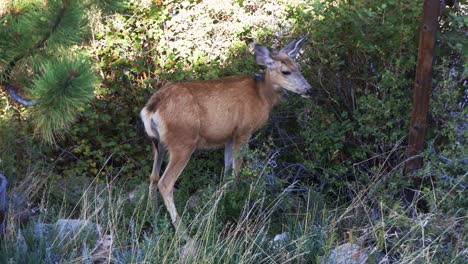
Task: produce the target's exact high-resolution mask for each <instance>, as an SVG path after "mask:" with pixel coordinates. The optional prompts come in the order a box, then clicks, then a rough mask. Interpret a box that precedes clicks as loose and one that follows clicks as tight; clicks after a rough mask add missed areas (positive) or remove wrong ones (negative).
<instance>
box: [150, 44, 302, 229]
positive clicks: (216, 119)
mask: <svg viewBox="0 0 468 264" xmlns="http://www.w3.org/2000/svg"><path fill="white" fill-rule="evenodd" d="M305 39H306V37H302V38H300V39H298V40H296V41H293V42H292V43H290V44H288V45H287V46H286V47H284V48H283V49H282V50H281V51H279V52H278V53H276V54H272V55H270V52H269V51H268V49H267V48H266V47H264V46H262V45H258V44H256V45H255V46H254V50H255V59H256V62H257V64H259V65H262V66H265V67H266V70H265V76H264V80H259V79H257V78H255V77H254V76H250V75H240V76H231V77H225V78H221V79H217V80H208V81H187V82H180V83H169V84H166V85H164V86H163V87H161V88H160V89H159V91H158V92H157V93H155V94H154V95H153V96H152V97H151V98H150V99H149V101H148V103H147V104H146V106H145V107H144V108H143V109H142V110H141V119H142V120H143V123H144V126H145V130H146V133H147V134H148V136H149V137H150V138H151V140H152V142H153V151H154V163H153V170H152V172H151V176H150V192H151V193H152V192H153V191H155V190H156V188H159V191H160V192H161V195H162V197H163V199H164V203H165V205H166V208H167V210H168V211H169V214H170V215H171V220H172V223H173V224H174V226H175V228H176V230H178V228H180V226H181V225H180V218H179V216H178V215H177V211H176V207H175V204H174V197H173V190H174V184H175V182H176V180H177V178H178V177H179V175H180V174H181V173H182V171H183V169H184V168H185V166H186V165H187V163H188V161H189V160H190V157H191V155H192V153H193V152H194V151H195V150H196V149H204V148H216V147H223V146H224V148H225V151H224V164H225V172H226V171H231V168H232V166H233V167H234V176H235V177H237V175H238V173H239V169H240V166H241V162H242V160H241V157H240V155H239V154H240V149H241V146H242V145H245V144H246V143H248V141H249V139H250V137H251V135H252V133H254V132H255V131H257V130H258V129H260V128H261V127H263V126H264V125H265V123H266V122H267V120H268V117H269V115H270V112H271V110H272V107H273V106H275V105H276V104H278V103H279V102H280V99H281V95H282V88H284V89H286V90H289V91H292V92H294V93H297V94H300V95H302V96H303V97H309V96H310V95H311V87H310V85H309V83H307V81H306V80H305V79H304V77H303V76H302V74H301V73H300V71H299V68H298V64H297V63H296V62H294V61H293V59H292V58H294V57H295V56H296V55H297V54H298V52H299V49H300V47H301V45H302V44H303V43H304V41H305ZM165 151H168V152H169V163H168V164H167V167H166V169H165V171H164V174H163V175H162V177H161V179H160V178H159V175H160V174H159V171H160V169H161V163H162V161H163V157H164V154H165ZM154 195H157V194H154Z"/></svg>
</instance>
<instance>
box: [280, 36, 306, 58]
mask: <svg viewBox="0 0 468 264" xmlns="http://www.w3.org/2000/svg"><path fill="white" fill-rule="evenodd" d="M307 37H308V35H304V36H302V37H301V38H300V39H298V40H295V41H293V42H291V43H289V44H288V45H286V47H284V48H283V49H282V50H281V51H280V53H286V54H288V56H289V57H291V58H294V57H296V56H297V54H298V53H299V50H300V49H301V47H302V44H304V42H305V41H306V40H307Z"/></svg>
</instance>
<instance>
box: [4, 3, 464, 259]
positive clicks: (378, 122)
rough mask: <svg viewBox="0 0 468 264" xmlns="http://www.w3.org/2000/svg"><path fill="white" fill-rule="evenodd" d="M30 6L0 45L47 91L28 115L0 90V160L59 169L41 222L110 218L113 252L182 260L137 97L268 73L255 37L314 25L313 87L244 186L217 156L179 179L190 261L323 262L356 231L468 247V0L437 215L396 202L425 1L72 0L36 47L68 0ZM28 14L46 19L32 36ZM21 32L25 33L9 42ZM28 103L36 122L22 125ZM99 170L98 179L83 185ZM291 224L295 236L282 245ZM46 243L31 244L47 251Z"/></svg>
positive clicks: (276, 36) (415, 243)
mask: <svg viewBox="0 0 468 264" xmlns="http://www.w3.org/2000/svg"><path fill="white" fill-rule="evenodd" d="M19 3H20V2H17V3H16V2H15V7H21V8H19V9H18V12H17V13H15V12H13V11H10V12H8V13H6V15H4V16H3V17H2V18H1V22H2V23H1V25H0V27H2V29H4V30H2V31H0V35H1V36H2V38H0V49H1V51H6V50H10V48H11V51H10V52H0V70H1V71H2V72H5V70H6V68H7V67H8V65H9V63H10V62H11V61H12V60H13V59H14V58H15V57H18V56H20V57H22V59H21V60H18V61H17V66H15V67H14V68H13V70H12V76H13V77H12V80H14V81H15V82H18V83H21V84H25V85H24V87H31V88H30V90H29V91H28V92H29V94H28V95H30V96H34V98H37V99H38V100H39V102H40V104H38V105H37V106H35V107H34V108H31V109H30V110H29V109H28V110H25V109H24V108H22V107H20V106H17V105H11V104H9V99H8V96H7V95H6V94H5V93H2V92H0V99H1V100H0V107H1V108H0V109H1V110H0V118H1V121H2V123H1V124H0V133H1V134H2V137H1V139H2V141H0V157H1V160H0V161H1V162H0V170H2V171H3V172H5V173H8V174H9V175H12V177H14V178H15V179H16V178H21V177H24V176H23V175H33V176H37V177H38V178H39V177H48V178H49V180H48V181H49V184H48V186H49V187H48V188H50V189H51V190H49V191H48V192H47V195H44V196H47V199H49V200H48V202H47V203H46V205H44V207H45V208H47V210H48V211H47V212H49V213H48V216H46V217H45V219H47V220H50V221H53V220H55V219H56V218H57V217H69V216H74V217H78V218H85V219H92V220H95V221H101V223H103V224H104V225H107V227H106V228H108V230H111V231H110V232H111V233H113V234H115V244H114V245H113V247H114V248H115V251H114V252H113V256H114V257H115V258H116V259H117V260H119V261H121V262H144V261H146V262H151V263H153V262H159V263H172V262H176V261H177V260H179V259H180V247H181V246H183V242H182V241H179V240H178V239H177V238H174V230H173V228H172V226H171V223H170V218H169V215H168V214H167V213H166V210H165V208H164V206H163V205H162V203H161V199H160V207H159V208H158V209H159V213H157V214H156V216H155V215H154V209H155V208H152V206H150V201H148V192H147V190H148V186H147V181H148V175H149V173H150V171H151V165H152V155H151V146H150V142H149V140H148V139H147V137H146V135H145V133H144V129H143V127H142V124H141V121H140V119H139V111H140V109H141V108H142V106H143V105H144V104H145V103H146V101H147V99H148V98H149V96H150V95H151V94H152V93H154V92H155V91H157V89H158V88H159V87H160V85H161V84H162V83H164V82H166V81H179V80H190V79H213V78H218V77H222V76H225V75H233V74H250V73H253V72H255V71H257V70H258V69H259V68H258V66H257V65H255V62H254V59H253V56H252V54H251V51H250V50H249V42H250V41H251V40H252V39H253V40H255V41H257V42H260V43H263V44H265V45H269V46H271V47H273V48H274V49H278V47H281V46H282V45H284V43H287V42H288V41H289V40H290V39H293V38H295V37H297V36H299V35H301V34H303V33H305V32H308V33H309V34H310V36H309V40H308V42H307V44H306V45H305V46H304V47H303V53H302V54H301V56H300V58H299V62H300V63H301V66H302V67H301V71H302V72H303V73H304V76H305V77H306V78H307V79H308V81H309V82H310V83H311V84H312V86H313V87H314V88H315V90H316V95H315V96H314V100H313V101H308V100H305V99H300V98H299V97H297V96H295V95H290V96H285V98H284V101H283V102H282V105H280V106H279V107H278V108H277V109H276V110H275V111H274V112H273V113H272V121H271V123H270V124H269V125H268V126H267V127H266V128H265V129H263V130H262V131H260V132H259V133H257V134H256V136H255V137H254V138H253V139H252V141H251V143H250V149H247V150H246V157H245V163H244V167H243V170H242V173H241V174H242V175H241V180H240V181H239V182H238V184H237V186H236V188H234V187H233V184H232V183H231V182H230V180H231V179H230V178H228V179H225V178H223V177H222V176H221V175H222V173H223V167H222V165H223V159H222V151H209V152H201V153H198V152H197V153H195V154H194V157H193V158H192V159H191V161H190V163H189V164H188V166H187V167H186V169H185V170H184V172H183V174H182V175H181V176H180V181H179V182H178V183H177V184H176V188H177V189H176V191H175V199H176V205H177V207H178V208H177V209H178V211H179V212H185V213H184V214H181V215H182V218H183V219H184V221H183V222H184V223H190V227H189V232H190V234H191V235H192V236H193V237H195V238H196V239H197V241H201V248H203V250H202V252H203V253H202V254H200V255H197V256H196V257H195V261H194V263H195V262H198V263H239V262H249V263H250V262H271V261H272V260H273V261H277V262H287V261H288V260H289V261H290V262H297V263H317V262H319V259H320V256H326V255H327V254H329V253H330V252H331V251H332V250H333V249H334V248H335V247H336V246H338V245H340V244H342V243H346V242H350V243H356V244H360V245H361V246H362V247H363V248H366V249H367V250H368V251H372V254H371V255H372V258H373V259H374V260H376V261H378V260H380V259H381V258H382V256H383V255H384V256H385V257H386V258H388V259H389V260H390V261H395V262H405V261H407V262H411V261H414V262H418V261H419V262H444V261H445V262H447V261H449V260H451V258H452V259H455V260H458V259H460V256H461V252H463V248H464V247H465V248H466V242H465V241H466V237H465V236H463V235H457V234H463V233H464V230H465V229H466V227H464V226H463V224H462V221H463V220H464V219H466V216H465V215H466V209H464V208H466V204H467V200H466V197H464V195H463V194H464V190H465V187H464V186H466V172H465V171H466V168H465V167H466V157H465V155H464V153H466V138H468V137H467V135H466V131H467V129H466V121H465V119H466V115H467V113H466V110H465V108H466V107H465V103H466V102H465V101H466V98H465V97H466V91H465V89H464V87H463V85H465V84H464V83H463V81H464V79H466V70H465V69H466V67H465V64H466V55H464V53H463V52H464V50H463V48H464V47H465V46H466V45H465V43H466V40H465V39H464V35H463V30H462V29H464V28H466V18H464V17H463V15H462V14H463V12H466V11H463V10H464V9H463V8H462V7H461V6H460V5H457V6H456V7H454V8H453V9H451V10H446V11H445V12H444V14H443V16H442V18H441V30H440V34H439V36H438V42H437V48H436V58H435V60H434V74H433V77H434V93H433V96H432V98H431V103H430V105H431V116H430V119H429V120H430V126H429V127H428V134H427V139H428V140H427V142H428V144H427V146H428V147H427V151H426V152H425V153H424V154H423V155H424V158H425V167H424V168H423V169H422V170H421V171H420V175H421V177H422V178H423V184H422V186H421V190H420V191H421V197H422V198H423V199H424V200H426V201H427V202H428V204H429V212H428V213H427V214H421V213H420V212H417V211H411V208H409V207H408V208H406V207H402V200H401V189H402V187H407V186H409V184H410V182H409V181H408V178H407V177H406V176H405V175H403V172H402V167H403V162H404V150H405V147H404V146H405V144H406V143H405V138H406V135H407V133H408V125H409V120H410V117H409V115H410V112H411V102H412V87H413V81H414V69H415V63H416V55H417V41H418V30H419V26H420V16H421V7H422V1H417V2H412V1H408V0H404V1H395V0H390V1H386V2H385V3H375V2H372V1H351V2H349V1H348V2H343V1H332V0H327V1H303V2H302V1H299V3H297V4H288V3H283V2H278V3H274V4H272V3H269V2H268V3H267V1H236V2H232V1H220V2H219V5H212V4H211V2H210V3H208V2H206V1H201V2H200V1H198V2H197V1H195V2H193V1H170V2H167V3H160V2H158V1H153V2H141V1H137V0H130V1H124V2H122V4H121V5H117V7H116V8H113V9H112V10H117V11H118V12H117V13H109V12H106V10H101V9H100V8H101V7H100V5H99V4H97V5H95V4H93V3H91V2H84V4H80V3H79V2H78V1H76V2H75V1H71V2H70V3H71V4H73V5H76V6H77V7H79V8H77V9H76V11H72V10H70V12H71V13H72V14H75V15H72V16H71V17H69V18H66V19H67V20H64V21H63V22H64V24H63V28H61V27H58V28H57V32H55V31H54V32H53V33H54V34H52V35H51V36H54V37H51V38H47V42H46V43H45V45H41V47H40V48H39V49H32V47H34V44H35V43H40V40H41V39H42V38H41V37H43V36H44V34H46V33H47V32H50V26H51V25H52V24H51V23H53V21H54V19H52V18H53V15H54V14H57V12H58V10H60V8H61V5H60V3H61V2H60V1H52V2H50V3H51V5H50V8H48V9H45V8H44V7H43V6H42V4H38V2H37V1H26V2H22V4H21V6H20V4H19ZM114 4H115V3H114V2H112V1H106V2H105V6H108V5H110V6H114ZM84 7H86V9H83V8H84ZM70 8H71V7H70ZM79 9H80V10H81V11H79ZM465 9H466V8H465ZM12 10H13V9H12ZM84 10H86V12H84ZM28 12H30V13H31V15H26V13H28ZM37 14H41V15H42V16H44V19H43V20H40V19H38V18H37V17H34V16H33V15H37ZM80 14H81V15H80ZM83 14H85V15H84V16H83ZM103 14H105V15H103ZM23 15H24V16H23ZM20 18H23V19H25V20H22V19H20ZM64 18H65V17H64ZM27 19H29V20H27ZM68 19H69V20H68ZM39 20H40V21H39ZM67 21H68V22H67ZM72 21H75V22H73V23H72ZM86 21H88V22H89V21H91V24H86V23H87V22H86ZM290 23H294V24H291V26H290ZM28 24H31V25H33V24H37V26H35V27H41V26H40V25H42V27H46V28H42V29H41V30H37V31H35V32H32V31H28V30H30V29H28V28H27V27H26V25H28ZM72 24H73V25H72ZM60 25H62V24H60ZM47 26H49V30H47ZM20 29H21V30H24V32H26V33H21V36H24V38H15V34H16V33H15V32H16V31H18V32H19V30H20ZM21 32H23V31H21ZM27 32H31V34H28V33H27ZM36 32H37V33H36ZM55 34H56V35H55ZM71 34H72V35H73V36H70V35H71ZM3 37H5V38H3ZM75 37H76V38H75ZM5 39H11V40H13V41H6V40H5ZM83 40H87V41H84V42H83ZM48 41H50V43H49V42H48ZM65 50H68V51H67V52H65ZM70 50H71V51H72V52H75V53H80V54H86V55H83V56H82V57H80V56H77V57H75V56H69V55H68V54H70V53H71V52H70ZM23 57H24V58H23ZM84 58H86V59H84ZM94 65H96V66H94ZM95 67H97V71H98V72H99V74H100V75H101V77H102V78H101V83H100V85H99V86H98V87H95V86H93V84H94V83H95V82H96V77H95V75H94V74H93V73H92V72H93V69H94V68H95ZM8 77H9V76H8ZM2 78H5V77H4V76H3V77H2ZM93 92H94V93H93ZM30 116H32V117H33V119H32V120H33V122H34V123H32V122H25V119H26V118H28V117H30ZM75 121H76V122H75ZM71 122H74V123H73V125H70V124H71ZM32 124H36V126H37V129H38V130H40V131H44V130H45V131H54V133H56V132H65V131H64V130H63V129H64V128H67V130H66V133H63V135H64V140H62V141H60V142H57V145H56V148H55V149H52V148H50V147H48V146H44V145H42V144H41V143H40V142H37V141H36V140H34V138H32V137H31V136H30V134H31V131H32V129H33V126H32ZM4 135H5V136H4ZM54 135H55V134H54ZM44 136H46V137H48V138H49V139H51V138H52V134H51V133H45V134H44ZM272 153H275V154H272ZM291 164H293V165H297V166H296V167H299V168H300V169H297V170H292V169H289V167H290V166H291ZM163 168H164V165H163ZM71 179H73V180H71ZM88 182H93V185H92V186H93V187H92V188H90V189H93V190H97V189H100V191H96V193H95V194H93V195H91V194H89V190H88V188H86V187H85V186H84V183H88ZM292 183H294V187H297V189H294V190H293V189H291V188H292V187H289V186H291V184H292ZM104 186H105V187H104ZM287 188H289V189H287ZM40 190H41V191H40V192H38V193H36V194H34V195H30V196H32V197H35V198H34V199H31V200H32V201H35V202H33V204H35V203H39V202H37V201H41V202H42V201H43V200H42V197H41V196H43V193H46V192H45V191H44V190H43V188H42V187H41V189H40ZM64 190H65V191H64ZM64 192H65V193H66V195H64V194H63V193H64ZM82 192H85V195H84V196H83V197H81V198H78V197H80V194H81V193H82ZM128 192H130V194H129V193H128ZM77 200H80V202H77ZM84 201H88V203H85V202H84ZM89 201H92V202H91V204H89ZM426 223H428V224H426ZM283 232H288V237H287V238H286V240H285V242H284V243H272V242H271V240H272V238H273V237H274V235H276V234H279V233H283ZM395 234H397V235H395ZM13 238H14V236H10V237H9V239H10V241H14V239H13ZM440 244H444V245H449V246H446V247H445V246H442V247H439V246H438V245H440ZM2 247H5V248H7V247H8V245H2ZM37 247H38V248H41V250H42V249H43V247H42V246H41V245H38V246H37ZM77 247H78V246H77ZM13 248H14V246H13ZM128 248H129V250H126V249H128ZM12 250H13V249H12ZM2 252H3V251H2ZM17 252H19V251H17ZM41 252H42V251H40V250H39V251H38V252H32V251H31V252H28V253H27V255H28V256H32V258H38V259H40V258H43V257H44V255H41V254H43V253H41ZM34 254H38V255H34ZM9 256H10V257H11V256H12V255H11V254H10V255H9ZM19 260H23V259H19ZM25 261H26V260H25Z"/></svg>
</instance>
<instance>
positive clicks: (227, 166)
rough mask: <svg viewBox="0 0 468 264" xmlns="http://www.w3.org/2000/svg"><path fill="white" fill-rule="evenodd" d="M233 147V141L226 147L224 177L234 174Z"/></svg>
mask: <svg viewBox="0 0 468 264" xmlns="http://www.w3.org/2000/svg"><path fill="white" fill-rule="evenodd" d="M232 146H233V140H232V139H231V140H230V141H229V142H228V143H226V144H225V147H224V177H228V176H229V175H230V174H231V173H232Z"/></svg>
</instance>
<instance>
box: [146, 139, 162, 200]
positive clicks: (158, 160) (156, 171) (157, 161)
mask: <svg viewBox="0 0 468 264" xmlns="http://www.w3.org/2000/svg"><path fill="white" fill-rule="evenodd" d="M152 145H153V153H154V161H153V170H152V171H151V175H150V197H151V195H154V205H155V208H156V209H157V208H158V194H157V185H158V181H159V175H161V174H160V172H161V164H162V162H163V160H164V155H165V152H166V151H165V149H164V148H163V147H162V146H161V144H159V141H157V140H153V144H152Z"/></svg>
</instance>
